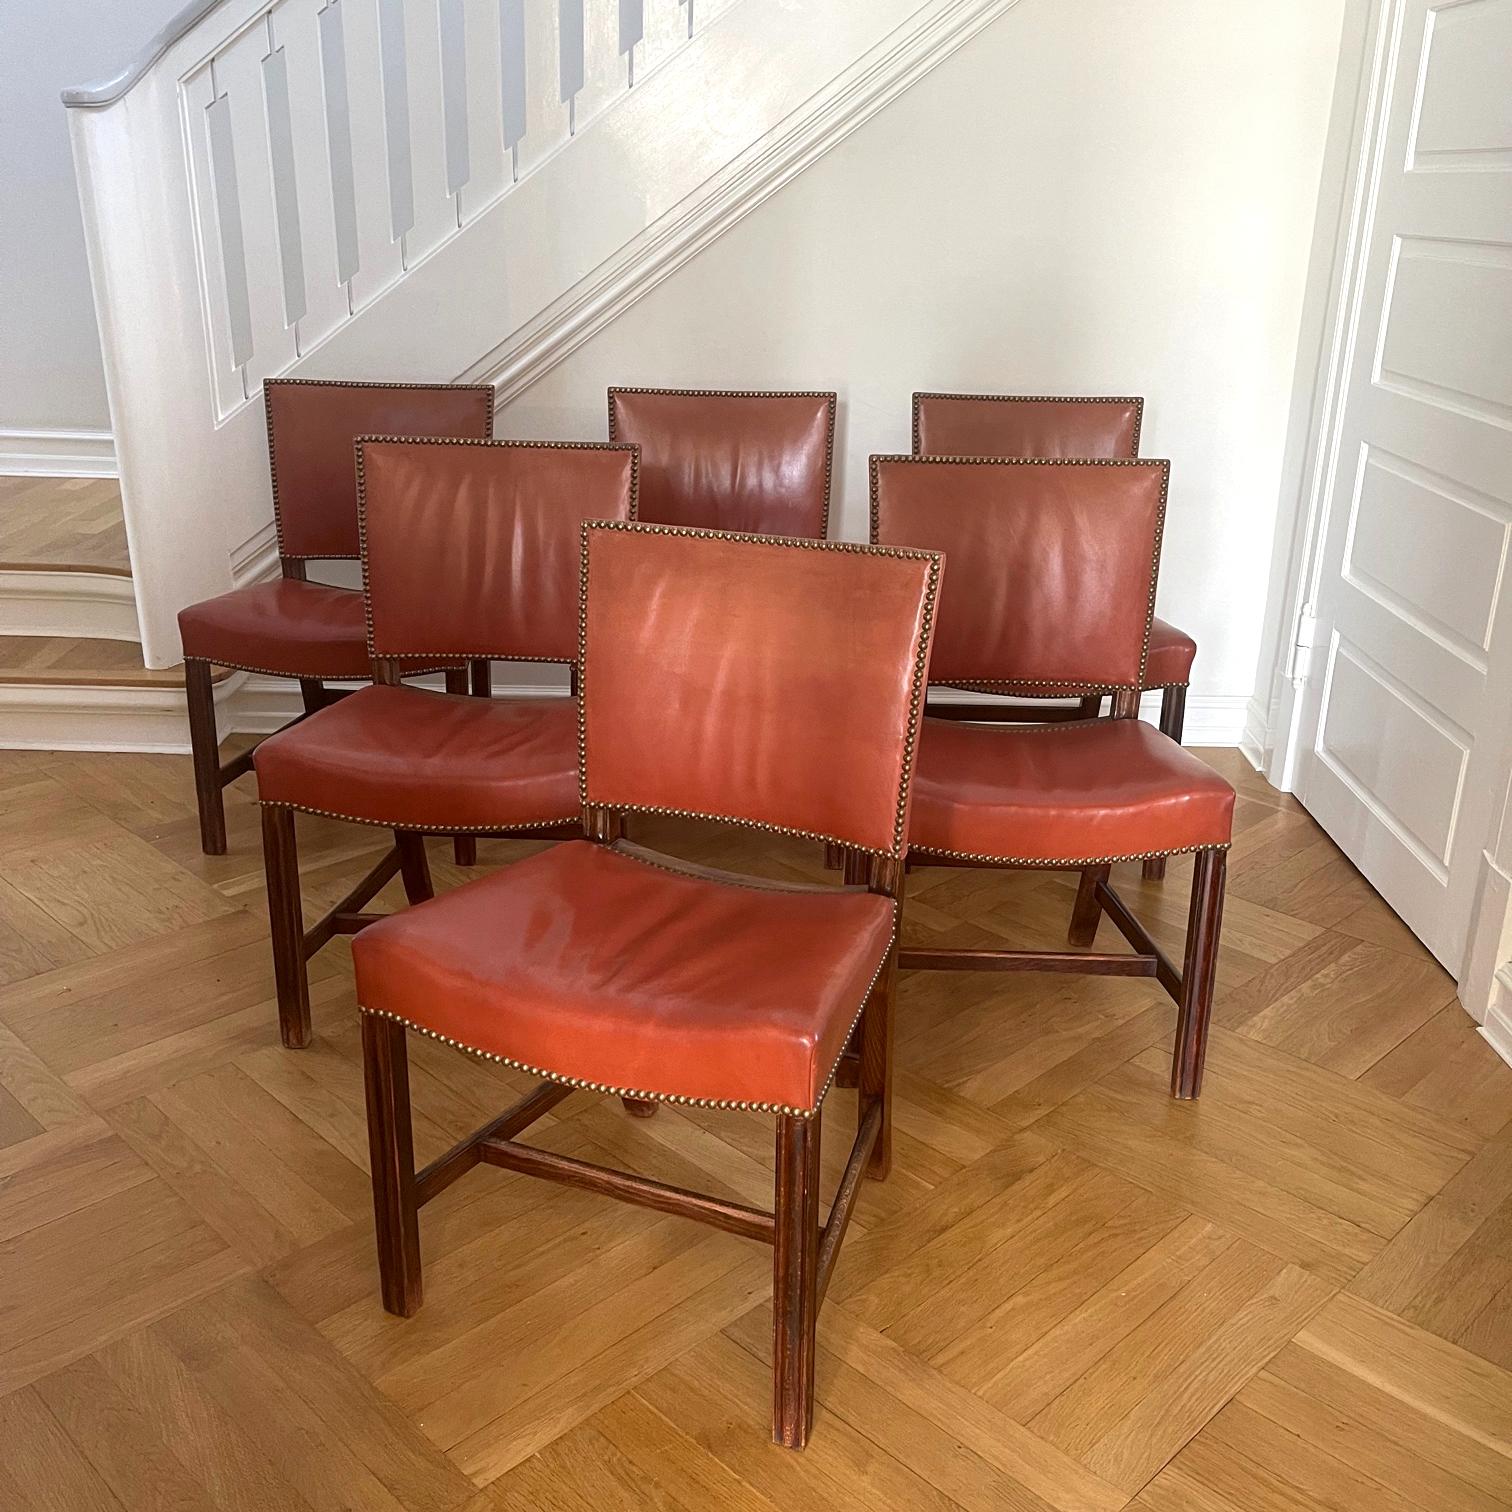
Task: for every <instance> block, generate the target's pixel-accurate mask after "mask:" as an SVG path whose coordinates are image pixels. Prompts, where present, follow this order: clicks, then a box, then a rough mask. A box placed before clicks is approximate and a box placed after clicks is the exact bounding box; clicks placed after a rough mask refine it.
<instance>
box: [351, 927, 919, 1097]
mask: <svg viewBox="0 0 1512 1512" xmlns="http://www.w3.org/2000/svg"><path fill="white" fill-rule="evenodd" d="M897 945H898V933H897V911H896V905H895V906H894V913H893V933H892V936H891V938H890V939H889V940H888V942H887V949H886V950H884V951H883V952H882V959H881V960H880V961H878V962H877V969H876V970H875V971H874V972H872V978H871V981H870V982H869V983H868V984H867V988H866V991H865V992H863V993H862V994H861V1006H860V1007H859V1008H857V1009H856V1012H855V1015H854V1017H852V1019H851V1021H850V1028H849V1029H847V1030H846V1031H845V1036H844V1038H843V1039H841V1041H840V1051H839V1054H838V1055H836V1057H835V1060H834V1063H833V1064H832V1065H831V1066H830V1069H829V1075H828V1076H826V1077H825V1078H824V1085H823V1086H822V1087H820V1089H819V1092H818V1095H817V1096H816V1097H815V1098H814V1106H813V1107H812V1108H793V1107H789V1106H788V1105H787V1104H786V1103H772V1102H747V1101H745V1100H743V1099H740V1098H733V1097H687V1096H684V1095H683V1094H682V1093H678V1092H650V1091H646V1090H644V1089H642V1088H639V1087H616V1086H611V1085H610V1084H608V1083H607V1082H596V1081H589V1080H587V1079H586V1078H584V1077H580V1076H566V1075H564V1074H563V1073H562V1072H560V1071H548V1070H546V1069H545V1068H544V1067H542V1066H532V1065H530V1064H528V1063H527V1062H525V1061H520V1060H515V1059H514V1057H513V1056H509V1055H496V1054H494V1052H493V1051H492V1050H478V1049H476V1048H474V1047H473V1046H472V1045H465V1044H463V1043H462V1041H461V1040H455V1039H452V1038H451V1036H450V1035H446V1034H440V1033H438V1032H437V1031H436V1030H434V1029H427V1028H425V1027H424V1025H422V1024H417V1023H415V1022H414V1020H413V1019H407V1018H403V1017H401V1016H400V1015H399V1014H397V1013H387V1012H385V1011H384V1010H383V1009H382V1008H369V1007H367V1006H366V1005H365V1004H363V1003H359V1004H358V1005H357V1008H358V1011H359V1012H360V1013H367V1014H371V1015H372V1016H373V1017H374V1018H384V1019H389V1020H391V1021H392V1022H393V1023H396V1024H403V1025H404V1027H405V1028H406V1029H412V1030H414V1032H415V1033H416V1034H423V1035H425V1037H426V1038H427V1039H433V1040H439V1041H440V1042H441V1043H442V1044H443V1045H450V1046H451V1047H452V1049H454V1050H461V1051H464V1052H465V1053H466V1054H468V1055H475V1056H477V1057H478V1059H480V1060H488V1061H495V1062H497V1063H498V1064H499V1065H501V1066H508V1067H509V1068H510V1070H512V1071H523V1072H524V1073H525V1074H526V1075H527V1076H539V1077H540V1078H541V1079H542V1080H543V1081H549V1082H556V1083H557V1084H558V1085H559V1086H564V1087H576V1088H578V1089H580V1090H581V1091H584V1092H601V1093H604V1094H606V1095H607V1096H610V1097H633V1098H638V1099H640V1100H641V1101H642V1102H660V1103H673V1104H675V1105H677V1106H678V1107H683V1108H723V1109H728V1110H732V1111H739V1112H745V1113H779V1114H781V1115H782V1116H783V1117H784V1118H812V1117H813V1116H814V1115H815V1114H816V1113H817V1112H818V1111H819V1110H820V1108H822V1107H823V1106H824V1100H825V1098H826V1097H828V1096H829V1091H830V1088H831V1087H832V1086H833V1085H834V1084H835V1072H836V1071H838V1070H839V1068H840V1061H841V1059H842V1057H843V1056H844V1055H845V1047H846V1046H847V1045H848V1044H849V1043H850V1039H851V1035H852V1034H854V1033H855V1032H856V1025H857V1024H859V1023H860V1022H861V1015H862V1014H863V1013H865V1012H866V1005H867V1003H868V1002H869V1001H870V999H871V995H872V992H873V991H874V990H875V989H876V985H877V982H878V980H879V979H880V978H881V975H882V970H883V968H884V967H885V966H886V965H887V963H888V961H889V960H890V959H891V958H892V953H893V951H894V950H895V949H896V948H897Z"/></svg>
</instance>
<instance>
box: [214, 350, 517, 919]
mask: <svg viewBox="0 0 1512 1512" xmlns="http://www.w3.org/2000/svg"><path fill="white" fill-rule="evenodd" d="M277 381H278V382H280V383H285V384H295V383H302V384H303V383H308V384H315V383H320V384H323V383H325V382H326V381H327V380H325V379H322V378H282V379H278V380H277ZM343 387H349V388H470V387H474V385H471V384H458V383H360V382H356V381H353V382H352V383H349V384H348V383H344V384H343ZM263 414H264V423H265V424H266V425H267V428H268V476H269V477H270V478H271V480H272V486H273V511H274V519H275V522H276V521H277V518H278V510H279V494H278V464H277V462H276V461H275V460H274V455H273V397H272V394H271V392H270V391H269V388H268V385H267V384H264V385H263ZM493 427H494V411H493V407H492V406H490V407H489V409H488V425H487V429H486V432H485V435H484V439H485V440H492V438H493ZM352 444H353V465H354V466H355V465H356V438H355V437H354V438H353V443H352ZM327 560H329V561H353V560H355V558H353V557H330V558H325V557H318V558H315V557H303V556H285V555H284V554H283V553H282V552H280V553H279V557H278V568H279V575H280V576H281V577H283V578H284V579H285V580H286V581H288V582H294V583H305V582H308V581H309V575H308V564H309V563H310V562H311V561H327ZM222 665H224V666H227V667H229V668H230V669H231V670H232V671H234V672H259V673H262V674H263V675H265V676H268V677H294V678H295V679H296V680H297V681H298V683H299V694H300V698H301V700H302V701H303V704H304V710H303V712H302V713H300V714H296V715H295V716H294V718H293V719H291V720H290V721H289V722H288V723H287V724H285V725H281V726H280V729H284V730H287V729H289V728H290V727H291V726H293V725H296V724H298V723H299V722H300V720H302V719H308V718H309V717H310V715H311V714H314V713H316V712H318V711H319V710H321V709H323V708H325V707H326V706H327V705H328V704H333V703H335V702H336V701H337V700H338V699H341V698H345V697H346V695H347V694H348V693H354V692H356V688H355V687H351V688H342V687H336V688H332V687H327V686H326V682H325V680H324V679H323V678H319V677H300V676H298V674H297V673H289V672H282V671H279V670H277V669H276V668H272V667H252V666H246V665H242V664H238V663H234V662H226V663H220V662H210V661H206V660H205V659H204V658H203V657H198V656H186V657H185V658H184V697H185V701H186V703H187V704H188V706H189V753H190V760H191V761H192V763H193V766H194V799H195V806H196V807H197V808H198V810H199V826H200V849H201V850H202V851H203V852H204V853H205V855H207V856H224V855H225V854H226V802H225V798H224V796H223V794H222V791H221V790H222V789H223V788H225V787H227V786H229V785H230V784H231V783H233V782H235V781H236V780H237V778H238V777H245V776H246V775H247V774H248V773H249V772H250V771H251V770H252V753H253V751H255V750H256V749H257V747H256V744H253V745H251V746H249V747H248V748H247V749H246V750H245V751H243V752H242V753H241V754H240V755H238V756H233V757H232V758H231V760H230V761H226V762H223V761H222V760H221V759H220V733H219V731H218V730H217V728H216V723H215V683H214V679H213V677H212V675H211V669H212V667H215V666H222ZM480 666H482V667H483V669H484V670H483V672H482V673H481V674H480V673H479V670H478V669H479V667H480ZM422 671H440V672H441V673H442V674H443V676H444V677H445V679H446V691H447V692H448V693H466V692H467V691H468V686H469V666H468V665H442V664H440V663H438V664H437V666H436V667H433V668H427V669H421V670H420V671H413V670H412V671H411V672H409V673H408V674H407V675H409V676H418V675H421V672H422ZM480 676H481V677H482V678H484V679H486V677H487V664H486V663H477V662H474V663H472V664H471V686H472V691H473V692H474V693H478V692H486V691H487V684H486V681H484V682H483V683H482V684H480V681H479V679H480ZM455 855H456V860H457V865H458V866H472V865H473V864H474V863H475V862H476V860H477V842H476V840H474V839H473V838H472V837H471V836H467V835H463V836H458V837H457V840H456V842H455ZM392 875H393V872H390V873H389V876H392ZM384 880H385V881H386V880H387V878H385V879H384ZM379 886H382V883H380V884H379ZM376 890H377V889H376V888H375V889H374V891H376ZM369 896H371V894H369Z"/></svg>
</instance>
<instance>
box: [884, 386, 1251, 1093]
mask: <svg viewBox="0 0 1512 1512" xmlns="http://www.w3.org/2000/svg"><path fill="white" fill-rule="evenodd" d="M914 397H915V416H916V417H917V400H918V398H919V397H920V396H918V395H915V396H914ZM915 440H916V444H917V436H916V437H915ZM913 457H914V459H915V460H919V461H928V460H930V459H928V458H920V457H919V454H918V452H917V450H915V451H914V453H913ZM879 460H880V459H879V458H876V457H873V458H872V493H871V520H870V531H869V536H870V539H871V541H872V543H873V544H876V542H877V534H878V504H877V492H876V490H877V481H876V480H877V470H876V469H877V463H878V461H879ZM889 460H893V459H889ZM941 460H946V459H941ZM953 460H956V461H961V460H968V461H969V460H980V459H971V458H966V459H962V458H955V459H953ZM1033 460H1034V459H1033V458H1005V459H1002V461H1003V462H1005V463H1008V462H1014V461H1019V462H1025V463H1032V462H1033ZM1135 461H1138V458H1128V459H1115V460H1111V461H1109V462H1107V463H1104V465H1110V466H1128V465H1129V463H1131V462H1135ZM984 465H992V464H991V463H986V464H984ZM1161 507H1162V510H1163V509H1164V498H1162V501H1161ZM1159 562H1160V537H1159V534H1158V533H1157V536H1156V540H1155V558H1154V563H1153V568H1155V569H1158V567H1159ZM1151 581H1152V584H1153V581H1154V580H1153V577H1152V580H1151ZM1153 598H1154V593H1153V588H1152V592H1151V600H1152V606H1153ZM1151 613H1152V616H1153V607H1152V610H1151ZM1146 634H1147V636H1148V622H1147V624H1146ZM1146 646H1148V639H1147V641H1146ZM946 686H949V687H971V686H973V684H970V683H950V684H947V685H946ZM975 686H977V687H982V686H984V685H982V684H975ZM1069 691H1070V693H1071V695H1072V696H1076V697H1079V699H1080V703H1079V705H1067V706H1063V708H1062V710H1061V711H1058V712H1055V713H1052V714H1050V718H1049V719H1048V720H1047V719H1046V718H1045V717H1044V716H1045V713H1046V712H1047V711H1046V710H1045V709H1043V708H1036V707H1035V706H1034V705H1019V706H1017V707H1018V708H1028V709H1030V710H1031V711H1032V712H1031V713H1029V714H1028V715H1027V716H1025V715H1023V714H1018V713H1010V714H1000V715H998V716H997V717H996V718H994V717H993V714H992V712H991V711H992V710H993V709H994V707H998V708H1013V707H1015V706H1012V705H999V706H993V705H978V704H962V703H956V704H944V705H934V706H931V705H929V704H928V690H926V693H925V701H926V709H927V712H928V714H929V716H930V717H931V718H940V717H943V718H946V719H957V720H967V721H977V722H980V723H984V724H993V723H1019V724H1022V723H1034V724H1045V723H1054V722H1057V721H1066V720H1074V719H1079V718H1086V717H1088V716H1087V714H1086V713H1085V712H1084V711H1085V710H1086V709H1087V707H1088V706H1089V705H1094V704H1095V705H1098V706H1100V705H1101V702H1102V698H1103V696H1104V695H1103V694H1102V693H1100V692H1098V691H1097V690H1096V689H1090V688H1084V689H1076V688H1072V689H1070V690H1069ZM1141 691H1142V689H1140V688H1134V687H1126V688H1118V689H1115V690H1114V692H1113V707H1112V711H1111V717H1112V718H1114V719H1138V718H1139V701H1140V693H1141ZM983 709H986V710H988V712H987V714H986V715H985V716H984V715H983V713H982V712H981V711H982V710H983ZM944 711H948V712H944ZM1097 712H1098V710H1097V709H1096V708H1094V709H1093V710H1092V713H1093V714H1096V713H1097ZM1165 733H1167V734H1169V732H1165ZM1179 853H1180V852H1179V851H1157V852H1151V853H1146V854H1142V855H1137V856H1108V857H1104V858H1102V859H1099V860H1086V861H1077V862H1054V861H1051V862H1025V861H1013V860H1004V859H1002V858H1000V857H994V856H988V855H967V854H963V853H959V852H955V851H932V850H930V849H928V848H927V847H925V846H920V845H911V846H910V848H909V853H908V859H907V861H906V862H905V864H904V869H905V871H911V870H913V869H915V868H916V867H919V866H969V867H992V868H997V869H1000V870H1004V871H1075V872H1079V873H1080V874H1081V877H1080V881H1079V883H1078V885H1077V890H1076V902H1075V904H1074V905H1073V907H1072V910H1071V923H1070V927H1069V928H1068V930H1067V934H1066V939H1067V943H1068V944H1069V945H1073V946H1076V947H1078V948H1077V949H1074V950H957V949H929V948H924V947H914V948H910V947H908V946H899V950H898V963H899V965H900V966H901V967H902V969H903V970H905V971H1054V972H1071V973H1074V974H1078V975H1084V976H1144V977H1154V978H1155V980H1156V981H1157V982H1159V983H1160V985H1161V986H1162V987H1163V988H1164V989H1165V990H1166V992H1167V993H1168V994H1169V995H1170V997H1171V999H1172V1001H1173V1002H1174V1003H1175V1004H1176V1042H1175V1052H1174V1055H1173V1058H1172V1063H1171V1096H1172V1097H1176V1098H1181V1099H1183V1100H1187V1099H1192V1098H1195V1097H1197V1096H1198V1095H1199V1093H1200V1092H1201V1090H1202V1069H1203V1064H1204V1061H1205V1059H1206V1055H1207V1035H1208V1024H1209V1020H1210V1019H1211V1017H1212V1009H1213V989H1214V985H1215V982H1216V975H1217V969H1218V939H1219V934H1220V932H1221V929H1222V925H1223V892H1224V879H1225V873H1226V867H1227V860H1228V847H1227V846H1226V845H1224V846H1211V847H1204V848H1202V849H1199V850H1197V851H1196V853H1195V854H1196V861H1195V865H1194V867H1193V874H1192V901H1191V907H1190V909H1189V911H1188V915H1187V936H1186V948H1185V951H1184V955H1183V960H1182V969H1181V970H1180V971H1178V970H1177V969H1176V966H1175V963H1174V962H1173V961H1172V960H1171V959H1170V957H1169V956H1167V955H1166V953H1165V952H1164V951H1163V950H1162V949H1161V948H1160V946H1159V945H1157V944H1156V943H1155V941H1154V939H1152V938H1151V936H1150V933H1149V931H1148V930H1147V929H1146V928H1145V927H1144V925H1143V924H1141V923H1140V922H1139V920H1138V919H1137V918H1136V917H1135V915H1134V913H1133V911H1132V910H1131V909H1130V908H1129V906H1128V904H1127V903H1125V902H1124V900H1123V899H1122V898H1121V897H1120V896H1119V895H1118V893H1117V892H1115V891H1114V889H1113V885H1112V882H1111V880H1110V878H1111V874H1112V868H1113V865H1114V863H1116V862H1119V861H1126V860H1127V861H1143V862H1146V863H1147V862H1148V861H1150V860H1152V859H1155V858H1156V857H1158V858H1159V859H1160V860H1161V862H1162V863H1163V862H1164V861H1165V859H1166V858H1167V856H1169V855H1174V854H1179ZM1161 874H1162V875H1164V867H1163V866H1162V873H1161ZM1104 913H1106V914H1107V916H1108V918H1109V919H1110V920H1111V921H1112V923H1113V926H1114V928H1115V929H1117V930H1118V932H1119V933H1120V934H1121V935H1122V936H1123V937H1124V939H1125V940H1127V941H1128V943H1129V944H1130V945H1131V946H1132V947H1133V953H1132V954H1130V953H1128V952H1123V951H1120V952H1103V951H1093V950H1088V949H1086V947H1087V946H1089V945H1091V944H1092V943H1093V940H1094V939H1095V938H1096V935H1097V925H1098V921H1099V919H1100V918H1101V916H1102V915H1103V914H1104Z"/></svg>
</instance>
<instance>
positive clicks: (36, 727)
mask: <svg viewBox="0 0 1512 1512" xmlns="http://www.w3.org/2000/svg"><path fill="white" fill-rule="evenodd" d="M498 670H500V671H502V669H498ZM511 675H513V676H514V677H519V676H520V670H519V669H518V668H515V669H513V671H512V674H511ZM426 683H429V684H431V685H434V686H439V684H440V679H439V678H431V679H425V680H423V681H422V684H421V685H422V686H424V685H425V684H426ZM565 686H566V673H565V671H563V670H562V669H560V668H543V669H541V672H540V675H539V677H538V678H537V679H536V680H535V681H532V682H508V683H503V682H495V683H494V694H495V696H496V697H499V698H538V697H545V696H549V695H552V694H557V693H561V692H563V691H564V690H565ZM959 696H960V698H961V700H963V701H967V702H970V701H972V699H971V695H970V694H962V695H959ZM215 700H216V707H217V723H218V725H219V728H220V732H221V734H222V735H223V736H224V735H230V734H234V733H241V734H248V735H268V734H271V733H272V732H273V731H274V730H277V729H280V728H281V727H282V726H284V725H286V724H287V723H288V722H289V721H290V720H291V719H293V718H294V717H295V716H296V715H297V714H299V713H300V710H301V704H300V698H299V689H298V687H297V686H296V685H295V684H294V683H292V682H290V681H288V680H286V679H283V678H277V677H262V676H257V675H251V676H249V675H245V674H238V675H236V676H233V677H230V678H227V679H226V681H225V682H223V683H221V684H218V685H217V687H216V690H215ZM1246 702H1247V699H1246V697H1245V696H1243V695H1240V694H1193V695H1191V696H1189V697H1188V699H1187V710H1186V731H1185V744H1187V745H1190V746H1234V745H1238V744H1239V741H1240V739H1241V737H1242V735H1243V732H1244V707H1245V704H1246ZM1140 713H1141V716H1142V717H1143V718H1145V719H1147V720H1149V721H1150V722H1151V723H1154V722H1155V721H1156V720H1157V719H1158V718H1159V716H1160V695H1159V694H1158V693H1151V694H1147V695H1146V696H1145V700H1144V703H1143V706H1142V707H1141V710H1140ZM0 748H8V749H16V750H44V751H161V752H180V753H182V752H187V751H188V749H189V725H188V720H187V716H186V714H185V710H184V695H183V693H182V691H180V690H179V689H177V688H90V687H48V686H46V685H33V686H19V685H15V686H6V685H0Z"/></svg>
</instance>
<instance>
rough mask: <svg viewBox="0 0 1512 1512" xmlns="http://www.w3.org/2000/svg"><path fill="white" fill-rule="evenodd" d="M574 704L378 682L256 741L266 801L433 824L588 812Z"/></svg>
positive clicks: (462, 826) (496, 823) (492, 824)
mask: <svg viewBox="0 0 1512 1512" xmlns="http://www.w3.org/2000/svg"><path fill="white" fill-rule="evenodd" d="M577 735H578V721H577V700H576V699H574V698H472V697H467V696H464V695H460V694H449V693H432V692H429V691H427V690H426V689H424V688H406V687H386V686H371V687H366V688H359V689H358V690H357V692H355V693H353V694H351V695H349V696H348V697H346V698H343V699H342V700H341V701H340V702H339V703H334V704H331V705H329V706H328V707H326V708H324V709H321V710H320V712H319V713H317V714H312V715H311V716H310V717H309V718H308V719H302V720H300V721H299V722H298V723H297V724H293V725H289V726H287V727H286V728H284V729H282V730H280V731H279V732H278V733H277V734H276V735H270V736H269V737H268V738H267V739H266V740H264V741H263V742H262V744H261V745H259V746H258V747H257V750H256V753H255V754H254V756H253V762H254V764H255V766H256V768H257V791H258V796H259V798H261V800H262V801H263V802H264V803H287V804H290V805H291V806H293V807H295V808H302V809H309V810H312V811H314V812H316V813H322V814H333V815H335V816H336V817H337V818H340V819H353V820H356V821H358V822H360V823H364V824H382V825H386V826H388V827H390V828H411V829H429V830H453V829H456V830H472V829H481V830H490V829H515V828H525V827H530V826H536V825H539V826H542V827H545V826H548V825H552V824H561V823H564V822H568V821H571V820H574V819H576V818H577V817H578V815H579V813H580V812H581V808H580V802H579V798H578V779H577V761H578V757H577Z"/></svg>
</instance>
